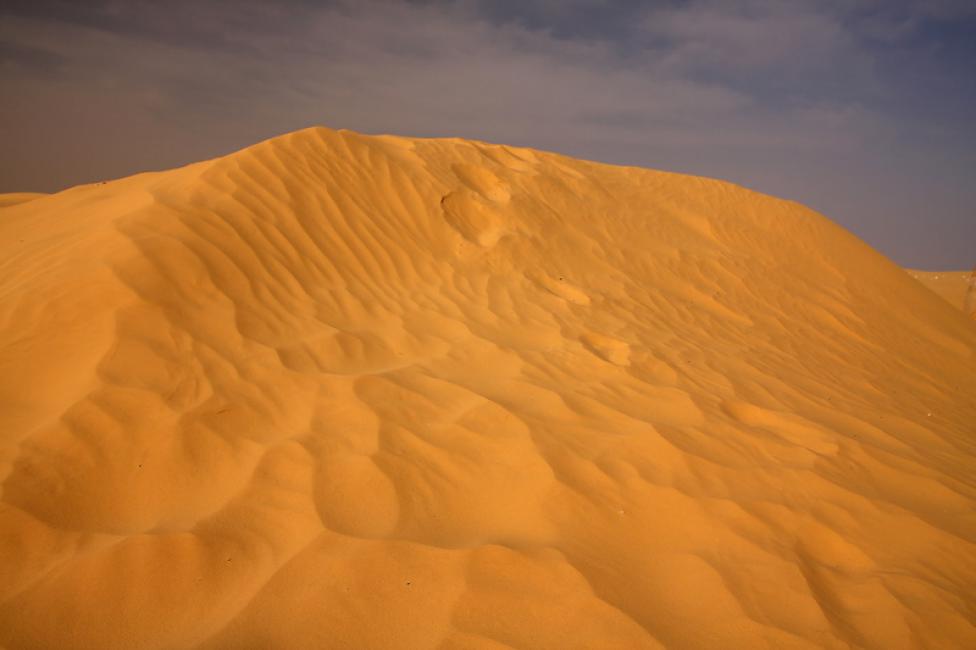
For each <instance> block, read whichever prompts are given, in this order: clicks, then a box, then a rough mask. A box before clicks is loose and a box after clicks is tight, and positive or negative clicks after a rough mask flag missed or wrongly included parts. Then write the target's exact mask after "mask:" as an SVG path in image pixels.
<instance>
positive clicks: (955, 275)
mask: <svg viewBox="0 0 976 650" xmlns="http://www.w3.org/2000/svg"><path fill="white" fill-rule="evenodd" d="M908 274H909V275H910V276H912V277H913V278H915V279H916V280H918V281H919V282H921V283H922V284H923V285H925V286H926V287H928V288H929V289H931V290H932V291H934V292H935V293H936V295H938V296H939V297H941V298H942V299H943V300H945V301H947V302H948V303H949V304H950V305H952V306H953V307H956V308H957V309H963V308H964V306H965V303H966V294H967V292H968V290H969V285H970V282H969V279H970V278H971V277H972V276H973V274H972V273H970V272H969V271H916V270H914V269H909V270H908Z"/></svg>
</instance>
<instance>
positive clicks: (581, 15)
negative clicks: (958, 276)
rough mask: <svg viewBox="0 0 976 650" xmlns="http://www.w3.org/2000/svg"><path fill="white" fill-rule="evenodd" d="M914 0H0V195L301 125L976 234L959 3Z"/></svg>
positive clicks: (905, 227)
mask: <svg viewBox="0 0 976 650" xmlns="http://www.w3.org/2000/svg"><path fill="white" fill-rule="evenodd" d="M973 6H974V5H973V4H972V3H970V2H952V1H949V0H945V1H942V2H936V1H934V0H931V1H927V2H923V1H916V2H909V1H907V0H884V1H882V0H820V1H813V0H809V1H801V0H776V1H773V0H721V1H720V0H692V1H680V2H679V1H662V2H636V1H634V2H610V1H608V0H566V1H557V0H534V1H525V2H489V1H488V0H457V1H453V2H448V1H445V0H429V1H417V2H392V1H386V2H383V1H366V2H363V1H356V2H353V1H351V0H346V1H340V0H337V1H335V2H314V1H312V0H290V1H288V2H276V3H262V2H258V1H256V0H244V1H238V2H231V1H230V0H218V1H210V2H199V1H197V2H189V1H187V0H176V1H174V2H167V3H155V2H148V1H143V0H131V1H126V2H122V1H103V2H91V3H76V2H30V3H26V2H16V1H8V2H7V3H5V4H4V5H3V7H2V9H0V12H2V19H0V83H2V85H3V88H4V93H3V97H2V99H0V137H2V139H3V142H4V143H5V148H6V155H5V156H4V157H3V158H2V159H0V191H13V190H51V189H57V188H59V187H64V186H66V185H70V184H74V183H79V182H87V181H91V180H95V179H98V178H103V177H111V176H120V175H125V174H129V173H133V172H136V171H140V170H143V169H157V168H165V167H170V166H175V165H178V164H183V163H186V162H190V161H193V160H197V159H201V158H205V157H211V156H215V155H219V154H222V153H226V152H227V151H230V150H233V149H235V148H239V147H242V146H246V145H248V144H251V143H253V142H255V141H257V140H260V139H263V138H265V137H270V136H273V135H276V134H278V133H281V132H284V131H289V130H293V129H297V128H301V127H303V126H307V125H310V124H325V125H328V126H332V127H335V128H351V129H355V130H360V131H365V132H394V133H401V134H407V135H419V136H438V135H444V136H453V135H456V136H462V137H472V138H478V139H485V140H495V141H502V142H508V143H512V144H522V145H527V146H534V147H540V148H546V149H553V150H557V151H561V152H564V153H567V154H571V155H578V156H584V157H590V158H596V159H600V160H605V161H608V162H619V163H624V164H640V165H646V166H653V167H660V168H666V169H672V170H675V171H684V172H689V173H697V174H704V175H711V176H717V177H721V178H727V179H730V180H734V181H737V182H740V183H743V184H745V185H748V186H751V187H755V188H757V189H760V190H763V191H766V192H769V193H773V194H778V195H782V196H787V197H790V198H794V199H797V200H800V201H802V202H804V203H807V204H809V205H812V206H813V207H815V208H817V209H819V210H821V211H823V212H825V213H826V214H828V216H830V217H832V218H834V219H835V220H837V221H840V222H841V223H842V224H844V225H846V226H847V227H849V228H851V229H853V230H854V231H855V232H857V233H858V234H860V235H862V236H863V237H864V238H865V239H867V240H868V241H869V242H870V243H872V244H874V245H875V246H878V247H879V248H881V249H882V250H883V251H884V252H886V253H888V254H889V255H892V256H894V257H895V258H896V259H897V260H898V261H899V262H901V263H904V264H914V265H919V266H944V265H948V266H954V267H960V268H961V267H964V266H967V265H970V264H971V263H972V262H973V261H974V260H973V257H974V252H973V249H972V242H976V215H974V214H973V209H972V207H971V206H973V205H976V190H974V188H973V184H972V182H971V178H972V176H973V173H974V172H976V166H974V154H973V151H974V150H976V147H974V145H976V131H974V128H973V126H972V120H971V116H972V115H973V102H974V99H976V90H974V78H976V75H972V69H973V63H974V62H976V56H974V50H976V39H974V38H973V36H974V34H976V23H974V21H976V13H974V11H973Z"/></svg>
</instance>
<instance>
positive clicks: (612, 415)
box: [0, 128, 976, 650]
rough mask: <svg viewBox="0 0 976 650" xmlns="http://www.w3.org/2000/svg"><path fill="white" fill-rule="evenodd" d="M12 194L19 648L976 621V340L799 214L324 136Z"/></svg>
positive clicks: (568, 168) (2, 229) (898, 633)
mask: <svg viewBox="0 0 976 650" xmlns="http://www.w3.org/2000/svg"><path fill="white" fill-rule="evenodd" d="M7 206H8V207H4V208H2V209H0V435H2V438H0V441H2V448H0V480H2V502H0V645H2V646H3V647H5V648H7V649H10V650H12V649H15V648H120V649H123V648H124V649H132V648H160V649H162V648H193V647H199V648H442V649H448V648H452V649H457V648H472V649H475V648H477V649H488V648H554V649H556V648H558V649H563V648H850V647H860V648H879V649H880V648H883V649H885V650H892V649H897V648H915V647H929V648H950V647H956V648H963V647H976V627H974V604H976V545H974V541H976V507H974V506H976V499H974V497H976V480H974V476H976V456H974V452H976V439H974V426H976V401H974V399H973V395H974V389H976V355H974V351H976V328H974V326H973V323H972V322H971V321H969V320H968V319H967V318H966V317H964V316H963V314H962V313H961V312H960V310H958V309H954V308H952V307H951V306H950V305H949V304H947V303H946V302H945V301H943V300H941V299H940V298H938V297H937V296H935V295H933V294H932V293H931V292H929V291H928V290H926V289H925V288H924V287H922V286H921V285H919V284H918V283H917V282H916V281H915V280H913V279H912V278H911V277H909V276H908V275H907V274H906V273H905V272H904V271H903V270H901V269H900V268H898V267H897V266H895V265H894V264H892V263H891V262H890V261H888V260H887V259H886V258H884V257H883V256H881V255H880V254H878V253H876V252H875V251H873V250H872V249H871V248H869V247H868V246H866V245H865V244H864V243H862V242H861V241H860V240H858V239H857V238H855V237H854V236H852V235H851V234H849V233H847V232H846V231H844V230H843V229H841V228H839V227H838V226H836V225H834V224H833V223H831V222H830V221H828V220H826V219H825V218H823V217H821V216H820V215H818V214H816V213H814V212H812V211H810V210H808V209H806V208H804V207H802V206H800V205H797V204H795V203H791V202H787V201H782V200H778V199H774V198H771V197H768V196H763V195H761V194H757V193H754V192H750V191H747V190H745V189H743V188H740V187H737V186H734V185H731V184H728V183H723V182H718V181H713V180H706V179H702V178H694V177H689V176H681V175H675V174H667V173H662V172H655V171H649V170H644V169H635V168H624V167H612V166H607V165H600V164H595V163H590V162H584V161H578V160H572V159H569V158H565V157H561V156H556V155H553V154H548V153H542V152H537V151H531V150H527V149H516V148H511V147H504V146H496V145H489V144H484V143H479V142H467V141H462V140H413V139H406V138H396V137H366V136H361V135H357V134H355V133H350V132H335V131H330V130H327V129H322V128H319V129H309V130H305V131H301V132H297V133H294V134H290V135H286V136H282V137H280V138H276V139H274V140H270V141H268V142H264V143H261V144H258V145H256V146H253V147H250V148H248V149H245V150H243V151H241V152H238V153H235V154H232V155H230V156H227V157H224V158H221V159H217V160H213V161H208V162H203V163H199V164H195V165H190V166H188V167H185V168H182V169H177V170H173V171H169V172H163V173H152V174H141V175H138V176H133V177H131V178H126V179H121V180H118V181H112V182H109V183H106V184H99V185H90V186H84V187H78V188H74V189H70V190H67V191H64V192H61V193H58V194H54V195H50V196H41V197H39V198H33V200H30V201H27V202H17V201H12V202H7Z"/></svg>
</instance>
